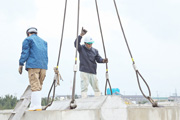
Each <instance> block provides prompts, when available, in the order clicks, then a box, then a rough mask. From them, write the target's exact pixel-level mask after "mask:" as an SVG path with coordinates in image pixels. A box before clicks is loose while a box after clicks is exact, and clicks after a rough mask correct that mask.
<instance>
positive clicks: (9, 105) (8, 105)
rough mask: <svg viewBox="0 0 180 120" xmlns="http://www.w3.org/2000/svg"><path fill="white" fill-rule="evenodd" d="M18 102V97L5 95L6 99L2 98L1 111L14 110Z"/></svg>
mask: <svg viewBox="0 0 180 120" xmlns="http://www.w3.org/2000/svg"><path fill="white" fill-rule="evenodd" d="M17 102H18V99H17V97H15V96H13V95H5V97H0V110H4V109H13V108H14V107H15V106H16V103H17Z"/></svg>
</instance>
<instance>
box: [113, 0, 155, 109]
mask: <svg viewBox="0 0 180 120" xmlns="http://www.w3.org/2000/svg"><path fill="white" fill-rule="evenodd" d="M114 6H115V9H116V13H117V16H118V20H119V24H120V27H121V30H122V33H123V36H124V40H125V42H126V45H127V48H128V51H129V54H130V57H131V60H132V62H133V67H134V70H135V73H136V77H137V82H138V86H139V89H140V91H141V93H142V94H143V96H144V97H145V98H146V99H148V100H149V101H150V102H151V104H152V106H153V107H158V105H157V103H156V102H154V100H153V99H152V98H151V90H150V88H149V86H148V84H147V82H146V81H145V79H144V78H143V77H142V75H141V74H140V72H139V71H138V69H137V68H136V65H135V61H134V59H133V56H132V53H131V50H130V48H129V45H128V42H127V39H126V35H125V32H124V29H123V26H122V23H121V19H120V15H119V13H118V9H117V5H116V1H115V0H114ZM138 76H140V77H141V78H142V80H143V82H144V83H145V85H146V87H147V88H148V91H149V96H146V95H145V94H144V92H143V90H142V88H141V85H140V82H139V77H138Z"/></svg>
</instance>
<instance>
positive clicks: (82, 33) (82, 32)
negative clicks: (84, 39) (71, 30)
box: [80, 27, 87, 36]
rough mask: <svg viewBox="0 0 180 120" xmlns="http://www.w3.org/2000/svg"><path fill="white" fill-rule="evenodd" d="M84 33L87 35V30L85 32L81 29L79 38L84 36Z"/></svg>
mask: <svg viewBox="0 0 180 120" xmlns="http://www.w3.org/2000/svg"><path fill="white" fill-rule="evenodd" d="M86 33H87V30H85V29H84V28H83V27H82V30H81V34H80V36H84V35H85V34H86Z"/></svg>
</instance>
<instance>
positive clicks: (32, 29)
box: [27, 28, 37, 33]
mask: <svg viewBox="0 0 180 120" xmlns="http://www.w3.org/2000/svg"><path fill="white" fill-rule="evenodd" d="M27 32H28V33H31V32H35V33H37V29H36V28H29V29H28V31H27Z"/></svg>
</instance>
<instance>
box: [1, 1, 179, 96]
mask: <svg viewBox="0 0 180 120" xmlns="http://www.w3.org/2000/svg"><path fill="white" fill-rule="evenodd" d="M80 2H81V3H80V21H79V22H80V23H79V31H78V32H79V33H80V30H81V27H84V28H85V29H87V30H88V33H87V34H88V35H90V36H92V38H93V39H94V40H95V43H94V44H93V47H94V48H96V49H98V51H99V53H100V55H101V57H103V58H104V51H103V45H102V39H101V35H100V30H99V25H98V19H97V13H96V7H95V1H94V0H81V1H80ZM10 3H11V4H10ZM77 3H78V1H77V0H68V3H67V13H66V21H65V28H64V35H63V36H64V37H63V44H62V50H61V56H60V62H59V71H60V74H61V75H62V78H63V80H64V81H60V82H61V83H60V84H61V85H60V86H58V87H56V95H71V93H72V83H73V75H74V72H73V66H74V62H75V61H74V60H75V48H74V40H75V38H76V34H77ZM116 3H117V7H118V11H119V14H120V17H121V20H122V24H123V27H124V31H125V34H126V37H127V40H128V43H129V46H130V49H131V52H132V55H133V58H134V60H135V63H136V66H137V68H138V70H139V71H140V73H141V74H142V76H143V77H144V78H145V80H146V81H147V83H148V85H149V87H150V89H151V92H152V96H154V97H157V96H162V97H168V96H170V95H173V94H174V93H177V95H180V87H179V85H180V70H179V68H180V63H179V61H180V22H179V21H180V15H179V11H180V7H179V6H180V1H179V0H158V1H157V0H151V1H147V0H136V1H133V0H129V1H127V0H116ZM64 5H65V0H51V1H49V0H31V1H24V0H18V1H17V0H16V1H14V0H8V1H4V0H1V4H0V26H1V29H0V37H1V39H0V41H1V44H0V67H1V68H0V96H4V95H7V94H11V95H15V96H17V97H20V96H21V95H22V94H23V92H24V90H25V89H26V87H27V85H28V84H29V80H28V74H27V71H25V69H24V70H23V74H22V75H19V73H18V67H19V58H20V55H21V50H22V42H23V40H24V39H25V38H26V33H25V32H26V30H27V29H28V28H29V27H36V28H37V29H38V36H40V37H41V38H43V39H44V40H46V41H47V42H48V57H49V63H48V70H47V75H46V79H45V81H44V85H43V90H42V95H43V97H46V96H47V95H48V92H49V89H50V86H51V84H52V82H53V77H54V71H53V67H55V66H56V64H57V58H58V51H59V45H60V38H61V32H62V23H63V15H64ZM98 7H99V14H100V20H101V25H102V31H103V38H104V43H105V49H106V55H107V58H108V60H109V63H108V68H109V80H110V83H111V86H112V88H119V89H120V93H121V94H123V95H141V92H140V90H139V88H138V84H137V80H136V75H135V72H134V69H133V66H132V61H131V58H130V55H129V53H128V50H127V47H126V44H125V41H124V38H123V36H122V32H121V29H120V25H119V22H118V18H117V15H116V11H115V8H114V4H113V0H98ZM82 44H83V42H82ZM78 63H79V60H78ZM105 72H106V67H105V64H98V68H97V77H98V81H99V88H100V90H101V92H102V93H103V94H104V89H105V80H106V78H105ZM140 81H141V85H142V89H143V90H144V92H145V94H146V95H148V91H147V88H146V86H145V85H144V83H143V82H142V79H140ZM80 93H81V89H80V72H79V71H78V72H77V77H76V94H79V95H80ZM88 94H89V95H93V94H94V92H93V90H92V88H91V86H89V90H88Z"/></svg>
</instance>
